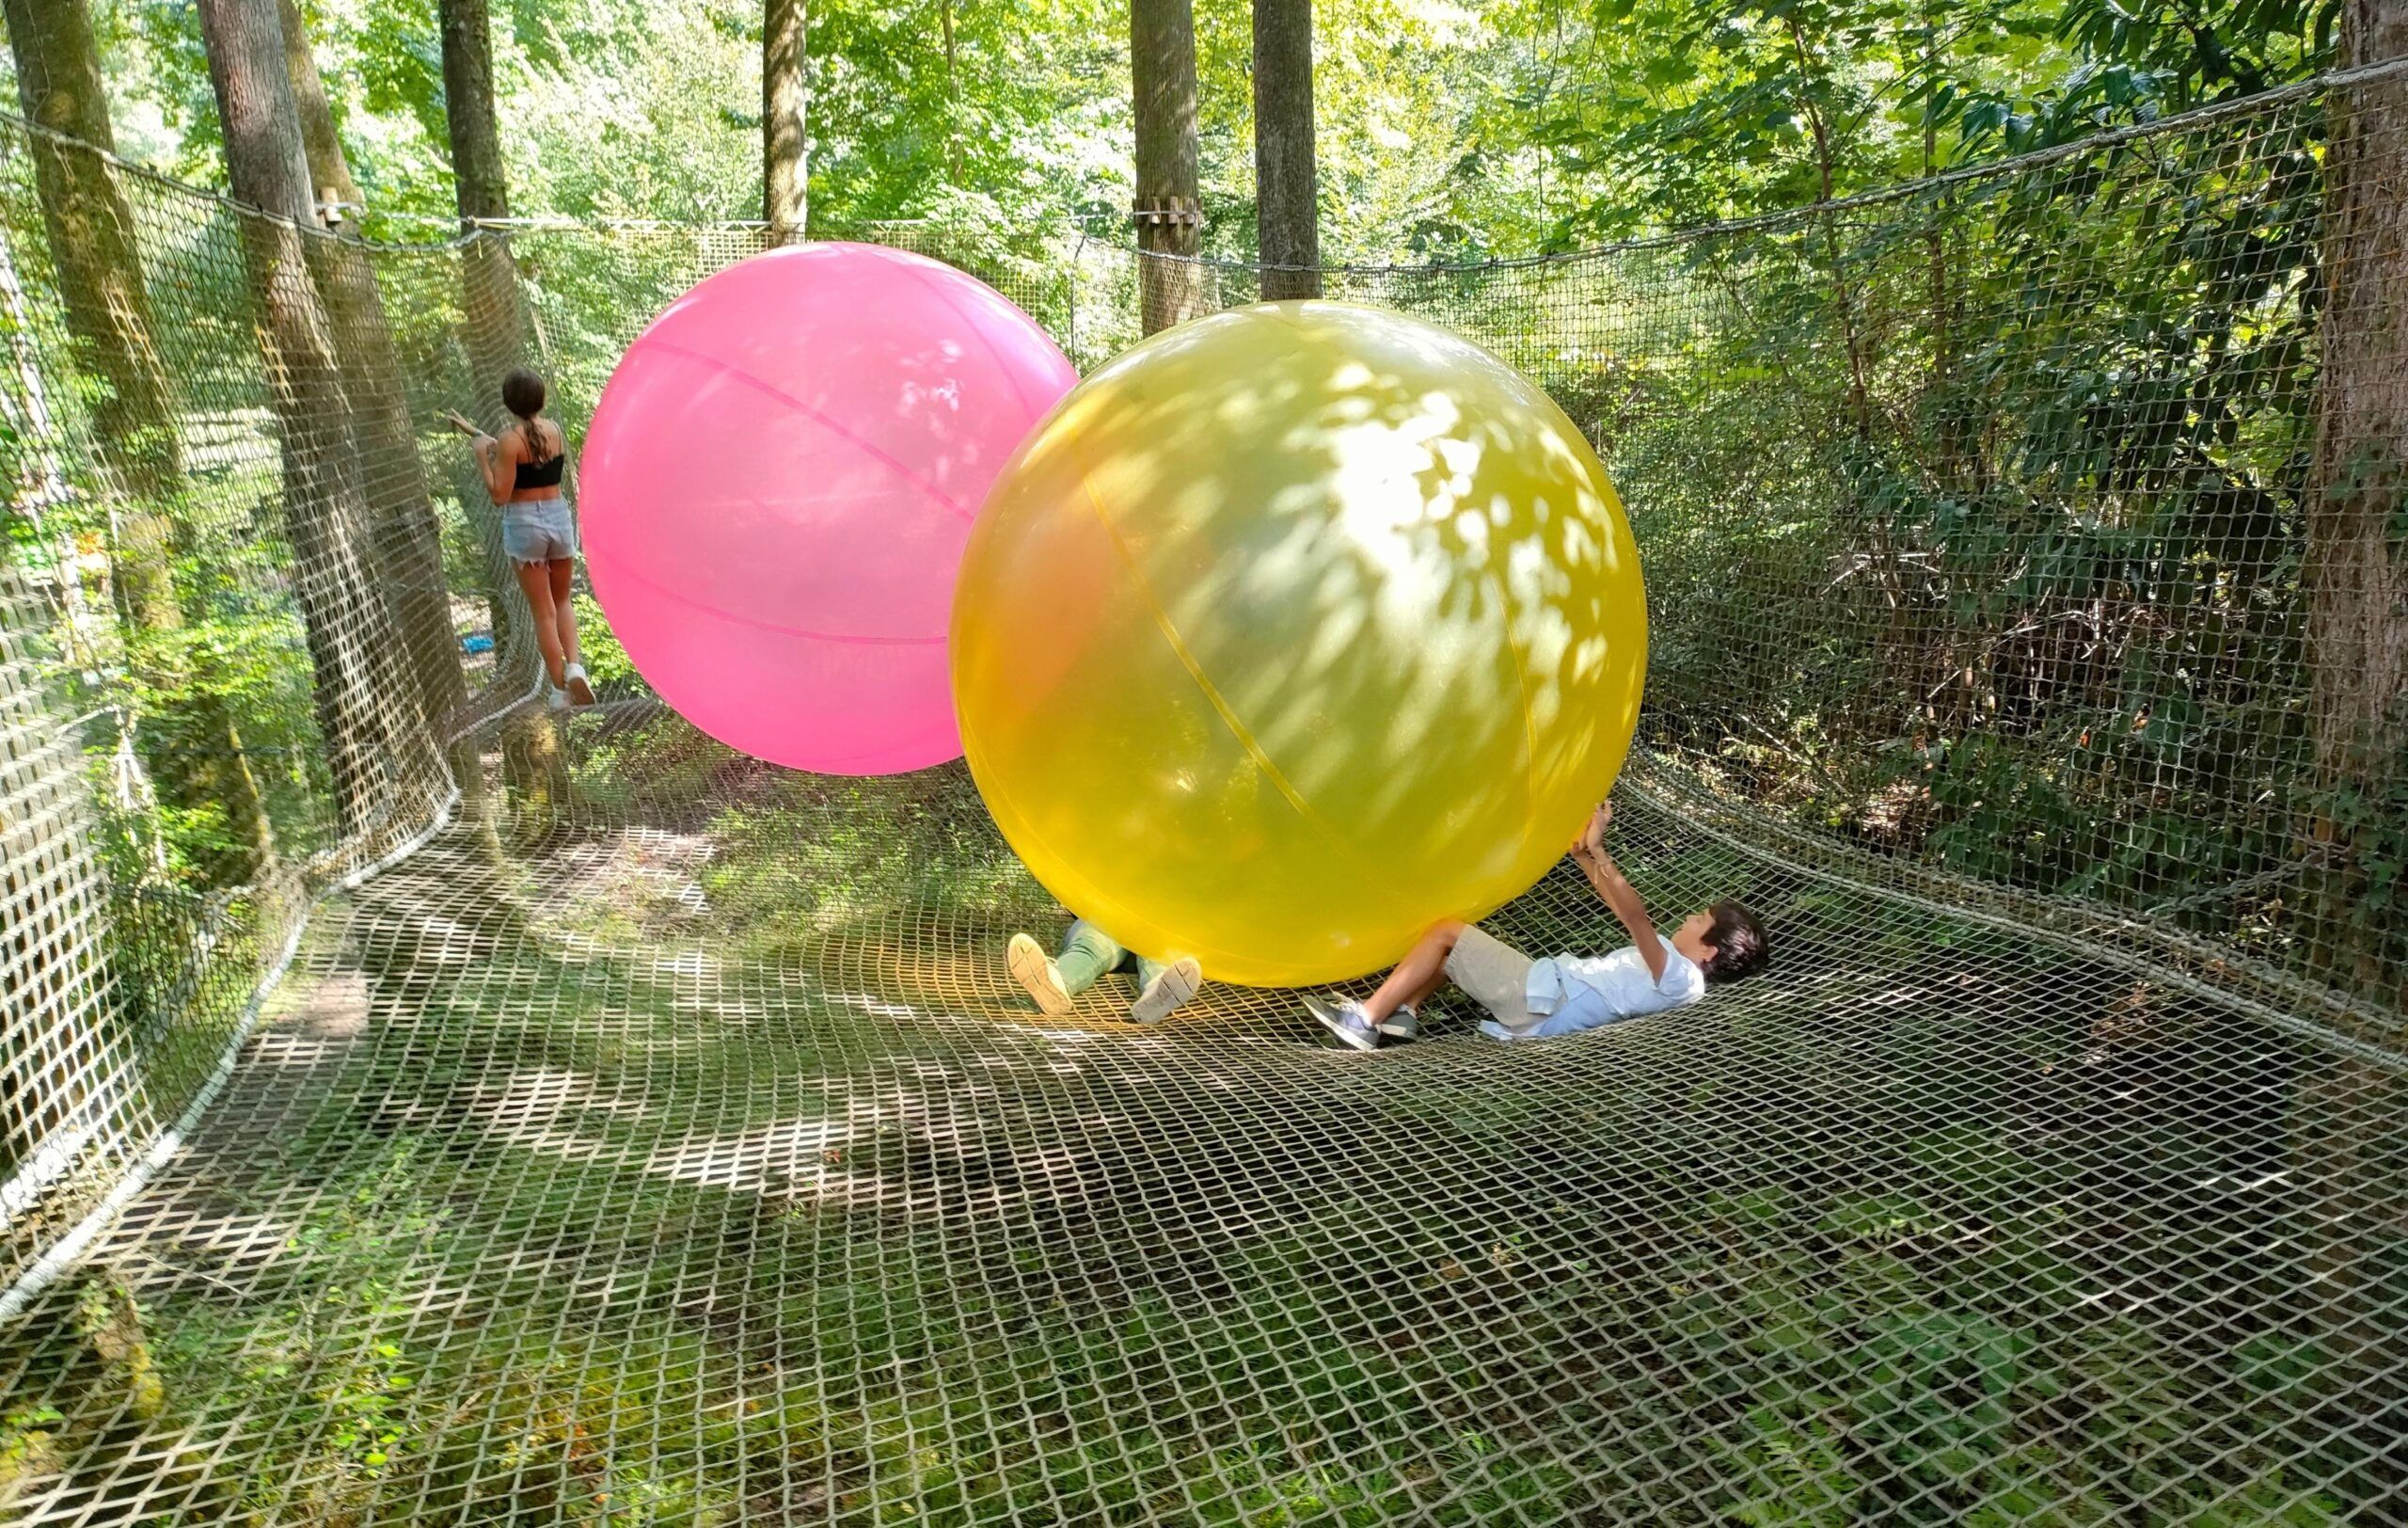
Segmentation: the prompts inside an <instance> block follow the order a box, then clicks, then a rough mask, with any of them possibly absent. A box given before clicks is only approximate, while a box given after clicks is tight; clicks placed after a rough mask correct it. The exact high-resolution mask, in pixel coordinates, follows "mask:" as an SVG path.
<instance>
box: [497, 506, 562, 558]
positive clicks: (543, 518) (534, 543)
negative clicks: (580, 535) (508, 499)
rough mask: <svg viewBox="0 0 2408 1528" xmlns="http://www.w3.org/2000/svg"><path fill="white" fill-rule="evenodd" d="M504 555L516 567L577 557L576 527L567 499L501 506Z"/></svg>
mask: <svg viewBox="0 0 2408 1528" xmlns="http://www.w3.org/2000/svg"><path fill="white" fill-rule="evenodd" d="M501 549H502V554H503V555H504V556H506V557H508V558H509V559H510V560H511V561H512V562H514V563H549V562H553V561H556V560H558V559H560V558H563V557H575V556H576V555H577V523H576V522H575V521H574V520H571V519H570V518H569V515H568V501H567V500H565V499H530V500H527V501H524V502H522V503H515V504H504V505H502V506H501Z"/></svg>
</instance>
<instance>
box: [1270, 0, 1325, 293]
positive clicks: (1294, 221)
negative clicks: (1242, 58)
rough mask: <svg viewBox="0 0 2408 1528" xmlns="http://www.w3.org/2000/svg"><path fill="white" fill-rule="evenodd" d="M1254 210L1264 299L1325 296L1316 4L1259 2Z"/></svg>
mask: <svg viewBox="0 0 2408 1528" xmlns="http://www.w3.org/2000/svg"><path fill="white" fill-rule="evenodd" d="M1254 198H1255V201H1254V207H1255V229H1256V233H1257V239H1258V247H1259V250H1260V251H1261V259H1262V264H1263V272H1262V295H1263V298H1264V300H1265V301H1270V300H1273V299H1275V298H1279V297H1318V296H1320V295H1321V271H1320V268H1319V267H1320V265H1321V220H1320V204H1319V190H1318V187H1317V186H1316V184H1315V174H1314V167H1313V3H1312V0H1254Z"/></svg>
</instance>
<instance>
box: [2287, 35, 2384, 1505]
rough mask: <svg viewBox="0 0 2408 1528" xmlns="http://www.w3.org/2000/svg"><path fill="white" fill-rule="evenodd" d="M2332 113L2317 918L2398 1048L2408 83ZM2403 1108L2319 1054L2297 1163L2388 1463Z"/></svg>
mask: <svg viewBox="0 0 2408 1528" xmlns="http://www.w3.org/2000/svg"><path fill="white" fill-rule="evenodd" d="M2339 44H2340V47H2339V52H2340V56H2339V57H2338V58H2337V60H2336V62H2337V64H2338V65H2339V66H2340V67H2341V68H2342V69H2350V68H2354V67H2357V66H2361V65H2366V64H2371V63H2377V62H2380V61H2383V60H2384V59H2389V58H2395V57H2398V56H2400V55H2402V54H2408V0H2344V4H2343V5H2342V7H2341V16H2340V32H2339ZM2325 119H2326V123H2327V129H2328V133H2329V138H2328V140H2327V142H2326V146H2325V158H2324V176H2325V183H2324V247H2323V252H2322V262H2321V263H2322V266H2323V275H2324V281H2325V298H2324V308H2323V312H2322V315H2321V321H2320V322H2321V340H2322V365H2321V374H2320V377H2319V382H2318V396H2317V430H2316V454H2315V463H2314V470H2315V476H2314V479H2313V482H2312V484H2311V486H2310V491H2309V493H2308V496H2307V500H2306V504H2305V514H2304V515H2303V517H2302V518H2303V528H2304V531H2305V557H2304V560H2303V565H2302V568H2301V576H2302V581H2303V583H2304V585H2305V593H2306V597H2307V659H2308V662H2309V664H2310V677H2309V686H2310V690H2309V694H2310V699H2311V703H2312V713H2311V723H2310V724H2311V727H2312V732H2313V738H2314V744H2315V750H2316V766H2317V772H2318V774H2319V776H2320V779H2319V785H2320V787H2321V791H2322V792H2323V793H2324V797H2325V802H2326V806H2325V808H2324V809H2323V810H2321V811H2320V812H2319V814H2318V821H2317V824H2316V833H2317V836H2318V837H2319V838H2320V839H2321V840H2322V841H2323V843H2324V846H2325V847H2326V849H2327V851H2328V852H2331V853H2332V854H2333V856H2334V861H2333V863H2332V864H2331V865H2330V866H2329V867H2328V868H2327V869H2326V871H2325V872H2324V873H2323V874H2322V875H2321V877H2320V881H2321V884H2320V885H2319V886H2318V888H2317V889H2318V892H2319V893H2320V894H2321V905H2320V906H2319V907H2318V908H2317V909H2316V910H2315V912H2314V913H2312V914H2311V916H2312V917H2313V918H2315V920H2316V921H2317V923H2318V924H2319V925H2320V926H2319V927H2317V928H2315V929H2314V931H2313V935H2314V938H2315V941H2316V944H2317V946H2318V947H2317V948H2316V949H2315V950H2314V957H2315V959H2316V961H2317V963H2318V965H2319V966H2320V968H2321V970H2322V972H2323V973H2324V974H2325V975H2327V976H2330V977H2332V978H2334V979H2337V980H2338V981H2340V982H2342V983H2345V984H2352V985H2354V986H2355V987H2356V988H2357V989H2358V991H2359V992H2360V993H2361V994H2362V995H2366V996H2368V997H2370V998H2371V999H2372V1000H2373V1001H2374V1003H2375V1004H2376V1005H2378V1006H2379V1007H2381V1008H2383V1009H2384V1010H2385V1011H2388V1012H2389V1013H2390V1014H2391V1020H2390V1022H2389V1023H2388V1025H2387V1026H2385V1028H2386V1030H2387V1032H2385V1033H2382V1034H2378V1035H2375V1036H2372V1037H2371V1038H2374V1039H2376V1040H2378V1041H2381V1042H2384V1043H2388V1044H2390V1045H2393V1046H2397V1045H2398V1044H2399V1043H2400V1042H2401V1040H2402V1039H2403V1038H2408V1037H2403V1034H2402V1032H2401V1028H2400V1022H2399V1017H2398V1015H2399V1011H2400V1008H2401V1006H2402V1002H2403V994H2402V992H2401V979H2402V973H2401V971H2400V969H2399V967H2398V966H2397V965H2396V964H2391V963H2388V962H2387V960H2386V955H2385V946H2384V935H2385V933H2386V932H2387V926H2386V923H2385V921H2384V918H2383V916H2382V915H2375V914H2372V913H2370V912H2369V911H2368V907H2367V905H2366V900H2365V899H2366V893H2367V891H2368V880H2369V875H2368V861H2369V860H2371V859H2373V858H2375V857H2377V856H2380V855H2384V854H2389V855H2397V854H2398V852H2399V844H2400V835H2401V834H2402V832H2403V831H2408V830H2403V827H2402V825H2401V824H2400V822H2399V820H2398V819H2397V816H2396V814H2394V813H2391V812H2389V811H2387V810H2386V809H2385V807H2384V799H2385V792H2386V790H2396V789H2399V788H2400V771H2401V770H2402V769H2403V768H2408V748H2403V731H2408V536H2404V535H2403V534H2402V528H2403V526H2408V519H2403V518H2402V516H2403V509H2404V508H2408V493H2403V488H2408V298H2404V297H2403V294H2408V79H2403V78H2402V77H2401V76H2400V75H2398V74H2391V75H2386V76H2382V77H2379V78H2376V79H2374V80H2371V81H2368V82H2367V83H2364V84H2358V85H2343V86H2338V87H2336V88H2333V90H2332V91H2331V93H2330V94H2329V95H2328V97H2327V99H2326V102H2325ZM2344 821H2349V822H2354V823H2357V824H2363V825H2360V826H2354V827H2344V826H2341V825H2339V824H2340V823H2342V822H2344ZM2386 839H2387V840H2388V841H2387V842H2385V840H2386ZM2403 1104H2408V1082H2403V1079H2402V1078H2401V1076H2400V1072H2399V1070H2398V1069H2397V1068H2396V1067H2392V1066H2384V1065H2380V1064H2375V1063H2372V1062H2370V1061H2368V1060H2362V1059H2359V1058H2356V1057H2353V1056H2347V1055H2329V1054H2328V1055H2323V1056H2319V1057H2316V1058H2313V1060H2312V1063H2311V1070H2310V1071H2309V1072H2308V1073H2307V1074H2305V1076H2303V1077H2302V1079H2301V1081H2300V1083H2299V1085H2298V1090H2297V1094H2296V1105H2295V1107H2294V1121H2295V1123H2294V1128H2293V1132H2292V1151H2293V1155H2294V1161H2295V1163H2296V1165H2297V1167H2298V1169H2299V1170H2300V1172H2301V1173H2302V1176H2303V1181H2304V1182H2305V1184H2306V1185H2307V1186H2308V1187H2309V1190H2310V1192H2311V1193H2312V1195H2313V1199H2314V1202H2313V1209H2312V1211H2311V1212H2310V1214H2309V1216H2308V1218H2307V1223H2308V1224H2309V1225H2311V1226H2312V1227H2314V1228H2315V1234H2316V1241H2315V1245H2314V1246H2313V1248H2312V1249H2311V1252H2310V1256H2311V1258H2312V1260H2313V1264H2312V1265H2313V1267H2314V1269H2315V1274H2316V1281H2315V1283H2314V1285H2313V1286H2311V1287H2312V1288H2313V1290H2314V1291H2315V1300H2316V1307H2317V1314H2318V1317H2319V1319H2320V1320H2321V1322H2323V1323H2325V1324H2326V1326H2327V1329H2326V1331H2325V1332H2324V1333H2323V1334H2322V1335H2321V1339H2320V1340H2321V1343H2322V1344H2323V1345H2325V1346H2326V1347H2327V1348H2328V1350H2330V1351H2331V1352H2332V1353H2333V1355H2334V1361H2335V1364H2336V1368H2337V1372H2336V1374H2335V1375H2334V1376H2333V1377H2332V1378H2331V1379H2330V1380H2329V1381H2328V1383H2329V1384H2331V1386H2332V1393H2333V1394H2334V1395H2335V1397H2336V1401H2335V1403H2334V1405H2333V1415H2332V1417H2331V1422H2330V1425H2332V1426H2334V1427H2335V1428H2336V1429H2337V1430H2339V1429H2359V1431H2358V1434H2357V1439H2356V1440H2357V1441H2359V1442H2361V1443H2362V1444H2363V1445H2364V1446H2365V1448H2366V1453H2365V1455H2364V1456H2365V1457H2368V1458H2369V1459H2372V1458H2374V1457H2376V1456H2378V1454H2379V1452H2380V1450H2381V1448H2382V1446H2383V1440H2382V1439H2381V1438H2380V1436H2374V1435H2373V1434H2374V1429H2373V1428H2371V1427H2369V1426H2368V1419H2373V1418H2380V1417H2384V1416H2386V1415H2397V1414H2398V1411H2397V1408H2398V1407H2399V1405H2400V1402H2401V1400H2402V1391H2403V1386H2402V1384H2401V1382H2400V1374H2401V1361H2402V1359H2401V1354H2402V1345H2403V1341H2408V1339H2403V1337H2402V1335H2401V1332H2400V1319H2399V1311H2398V1308H2397V1304H2396V1297H2394V1296H2392V1295H2391V1294H2390V1292H2389V1285H2388V1284H2387V1282H2386V1281H2387V1279H2388V1277H2389V1275H2388V1274H2387V1271H2386V1268H2385V1261H2386V1260H2385V1257H2384V1249H2385V1248H2386V1247H2391V1246H2396V1245H2398V1243H2399V1239H2400V1235H2401V1234H2402V1229H2403V1227H2402V1211H2401V1207H2400V1196H2399V1194H2398V1193H2397V1191H2396V1188H2395V1187H2394V1186H2396V1185H2397V1183H2398V1181H2399V1175H2400V1165H2401V1164H2400V1147H2399V1144H2398V1141H2399V1132H2398V1129H2397V1121H2398V1120H2399V1118H2400V1109H2401V1107H2402V1106H2403ZM2350 1484H2351V1485H2353V1486H2354V1485H2357V1484H2359V1483H2358V1482H2351V1483H2350Z"/></svg>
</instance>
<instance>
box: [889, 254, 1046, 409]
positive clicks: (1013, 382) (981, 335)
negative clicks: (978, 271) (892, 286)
mask: <svg viewBox="0 0 2408 1528" xmlns="http://www.w3.org/2000/svg"><path fill="white" fill-rule="evenodd" d="M893 263H894V265H895V268H896V269H897V270H901V271H906V272H909V273H910V274H911V279H912V280H914V281H917V282H919V283H920V285H922V286H924V287H926V288H927V290H928V294H929V295H930V296H932V297H934V298H936V300H937V301H939V302H941V303H943V304H944V307H945V311H947V312H949V313H951V314H952V315H953V316H954V317H956V318H958V319H959V320H961V325H962V327H964V328H966V329H968V330H969V331H970V332H971V333H972V334H973V335H975V336H976V337H977V340H978V346H979V348H980V349H982V350H984V351H986V352H987V359H988V360H990V362H992V363H993V364H994V368H995V370H996V371H998V372H1001V373H1002V374H1003V376H1004V382H1005V384H1006V386H1007V387H1009V388H1010V389H1011V390H1012V396H1013V397H1015V398H1017V399H1019V400H1020V406H1021V408H1022V411H1023V412H1025V413H1026V414H1027V415H1028V421H1027V423H1028V424H1034V423H1036V422H1037V419H1038V414H1039V413H1041V412H1042V410H1040V409H1038V408H1036V407H1034V406H1031V405H1030V403H1029V401H1028V393H1027V391H1026V390H1023V389H1022V387H1021V385H1020V376H1019V374H1018V373H1016V372H1014V371H1013V370H1012V368H1011V366H1010V364H1009V363H1008V362H1006V360H1005V359H1004V358H1003V356H1002V355H1001V354H1000V353H998V352H997V351H996V349H995V346H994V344H993V342H991V341H990V340H989V339H988V338H987V331H986V330H984V329H982V328H980V327H979V326H978V325H977V323H976V322H975V321H974V320H973V319H972V318H971V316H970V315H969V314H968V313H965V312H963V311H962V310H961V305H960V304H959V303H957V302H955V301H954V300H953V294H951V293H949V292H947V291H946V290H945V289H944V283H943V282H942V281H939V280H937V279H935V278H934V277H931V276H930V275H929V274H928V273H927V271H925V270H922V269H921V268H920V266H919V265H918V264H917V263H913V262H909V261H895V262H893ZM948 268H950V267H948ZM960 274H961V275H963V276H970V273H969V272H968V271H963V272H961V273H960ZM970 279H972V280H974V281H977V280H978V278H976V277H974V276H970ZM978 284H979V285H980V286H986V285H987V283H985V282H984V281H979V282H978ZM988 290H989V291H990V292H992V291H994V289H993V288H992V287H989V288H988ZM995 295H997V296H999V297H1002V296H1003V294H1002V293H1000V292H997V293H995ZM1004 300H1005V301H1006V302H1009V301H1010V300H1011V299H1010V298H1008V297H1005V298H1004ZM1063 360H1064V361H1066V362H1067V361H1068V360H1069V357H1067V356H1065V357H1063ZM1026 428H1027V425H1026V424H1024V425H1022V429H1023V430H1025V429H1026Z"/></svg>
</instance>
